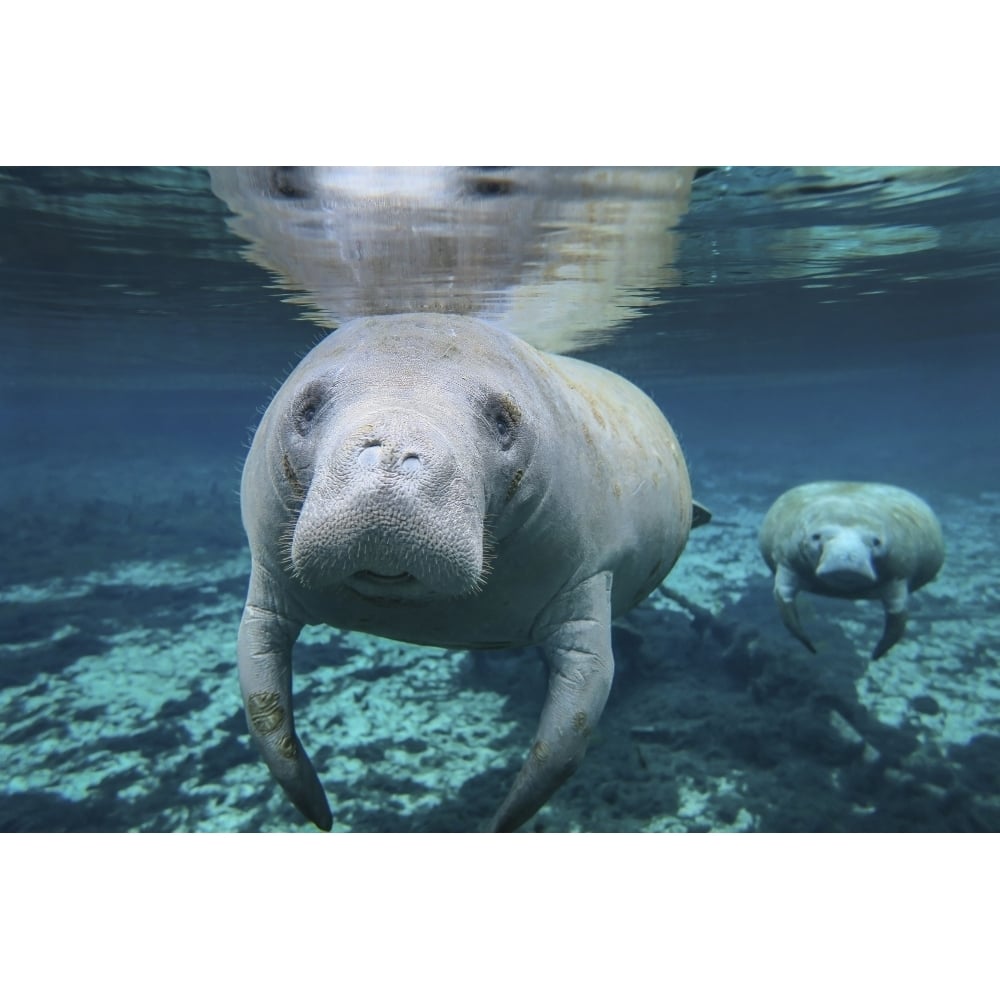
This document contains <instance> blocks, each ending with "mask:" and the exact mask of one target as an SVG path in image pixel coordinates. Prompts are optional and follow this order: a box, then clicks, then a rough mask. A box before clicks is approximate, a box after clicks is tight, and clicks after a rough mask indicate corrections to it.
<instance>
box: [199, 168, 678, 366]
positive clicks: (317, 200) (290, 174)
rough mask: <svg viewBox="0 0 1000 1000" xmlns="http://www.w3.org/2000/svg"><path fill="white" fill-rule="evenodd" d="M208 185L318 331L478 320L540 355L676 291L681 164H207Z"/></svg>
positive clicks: (252, 251) (580, 343)
mask: <svg viewBox="0 0 1000 1000" xmlns="http://www.w3.org/2000/svg"><path fill="white" fill-rule="evenodd" d="M211 176H212V188H213V190H214V191H215V193H216V194H217V195H218V196H219V197H220V198H222V199H223V200H224V201H225V202H226V204H227V205H228V206H229V208H230V210H231V211H232V212H233V213H234V217H233V218H232V219H231V222H230V225H231V227H232V229H233V230H234V231H235V232H236V233H238V234H239V235H240V236H241V237H243V238H244V239H246V240H248V241H249V243H250V248H249V249H248V251H247V256H248V257H249V258H250V259H251V260H253V261H255V262H256V263H258V264H260V265H262V266H264V267H266V268H267V269H268V270H270V271H272V272H273V273H274V274H275V275H276V277H277V280H278V282H279V284H280V285H281V286H282V287H284V288H286V289H289V290H290V291H291V292H292V300H293V301H295V302H297V303H299V304H301V305H303V306H305V307H306V309H307V310H308V315H309V316H310V317H311V318H313V319H315V320H316V321H317V322H319V323H321V324H322V325H324V326H337V325H339V324H340V323H342V322H344V321H345V320H347V319H350V318H352V317H355V316H363V315H373V314H385V313H405V312H440V313H460V314H471V315H477V316H481V317H483V318H485V319H489V320H492V321H494V322H496V323H498V324H499V325H501V326H503V327H505V328H506V329H508V330H510V331H512V332H514V333H517V334H519V335H520V336H522V337H523V338H524V339H525V340H527V341H529V342H530V343H532V344H534V345H535V346H537V347H542V348H545V349H547V350H552V351H560V352H567V351H572V350H577V349H580V348H583V347H587V346H591V345H593V344H594V343H597V342H599V341H600V340H603V339H606V338H608V337H609V336H610V335H611V334H612V333H613V332H614V331H615V330H616V329H618V328H619V327H621V326H622V325H623V324H625V323H626V322H628V321H629V320H632V319H634V318H636V317H637V316H639V315H642V313H643V311H644V310H646V309H647V308H648V307H650V306H652V305H654V304H655V303H656V302H658V301H659V298H660V293H661V291H662V290H663V289H669V288H671V287H673V286H675V285H676V284H678V283H679V280H680V279H679V272H678V270H677V269H676V267H675V262H676V259H677V255H678V249H679V237H678V234H677V232H676V229H675V227H676V225H677V224H678V222H679V221H680V219H681V217H682V216H683V214H684V212H685V211H686V209H687V207H688V203H689V199H690V193H691V182H692V179H693V177H694V171H693V170H692V169H690V168H685V167H677V168H673V167H670V168H655V167H654V168H625V167H615V168H572V167H565V168H558V167H516V168H463V167H451V168H449V167H427V168H333V167H295V168H291V167H234V168H225V167H221V168H213V169H212V170H211Z"/></svg>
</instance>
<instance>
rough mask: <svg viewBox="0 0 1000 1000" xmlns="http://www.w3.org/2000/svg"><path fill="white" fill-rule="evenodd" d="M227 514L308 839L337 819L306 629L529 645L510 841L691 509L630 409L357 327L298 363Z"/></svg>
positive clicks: (281, 765) (254, 678) (500, 337)
mask: <svg viewBox="0 0 1000 1000" xmlns="http://www.w3.org/2000/svg"><path fill="white" fill-rule="evenodd" d="M241 501H242V513H243V522H244V526H245V528H246V532H247V535H248V537H249V541H250V549H251V555H252V570H251V577H250V586H249V592H248V595H247V602H246V608H245V610H244V613H243V618H242V622H241V624H240V632H239V653H238V658H239V673H240V684H241V688H242V693H243V699H244V704H245V707H246V714H247V719H248V723H249V727H250V732H251V734H252V737H253V740H254V742H255V744H256V745H257V747H258V748H259V750H260V752H261V754H262V755H263V757H264V759H265V760H266V762H267V764H268V767H269V768H270V769H271V771H272V773H273V774H274V776H275V778H277V780H278V781H279V782H280V783H281V785H282V787H283V788H284V789H285V791H286V793H287V794H288V796H289V798H290V799H291V800H292V802H294V804H295V805H296V806H297V807H298V808H299V810H300V811H301V812H302V813H303V814H304V815H305V816H306V817H308V818H309V819H310V820H312V821H313V822H314V823H315V824H316V825H317V826H319V827H321V828H322V829H330V827H331V825H332V817H331V812H330V808H329V805H328V803H327V799H326V795H325V794H324V792H323V789H322V787H321V784H320V781H319V778H318V777H317V774H316V771H315V770H314V768H313V765H312V764H311V762H310V760H309V757H308V756H307V754H306V752H305V750H304V749H303V746H302V744H301V742H300V741H299V737H298V735H297V734H296V730H295V725H294V722H293V712H292V670H291V658H292V647H293V644H294V643H295V640H296V637H297V636H298V634H299V632H300V630H301V628H302V627H303V625H305V624H315V623H326V624H329V625H332V626H334V627H337V628H342V629H359V630H362V631H365V632H369V633H373V634H375V635H381V636H387V637H390V638H394V639H401V640H405V641H408V642H415V643H422V644H426V645H436V646H450V647H462V648H477V647H478V648H498V647H505V646H522V645H530V644H538V645H539V646H540V647H541V648H542V651H543V653H544V655H545V658H546V660H547V662H548V665H549V671H550V673H549V688H548V694H547V696H546V698H545V703H544V706H543V708H542V714H541V720H540V722H539V726H538V731H537V733H536V736H535V739H534V742H533V744H532V746H531V750H530V753H529V754H528V756H527V759H526V760H525V762H524V764H523V766H522V768H521V770H520V772H519V774H518V775H517V778H516V780H515V782H514V785H513V787H512V789H511V790H510V793H509V794H508V795H507V797H506V799H505V800H504V801H503V803H502V804H501V805H500V807H499V809H498V811H497V812H496V814H495V816H494V817H493V820H492V828H493V829H496V830H513V829H515V828H516V827H518V826H519V825H520V824H522V823H523V822H524V821H525V820H527V819H528V818H529V817H530V816H532V815H533V814H534V813H535V812H536V811H537V810H538V809H539V808H540V807H541V806H542V805H543V804H544V803H545V802H546V800H547V799H548V798H549V797H550V795H551V794H552V793H553V792H554V791H555V789H556V788H558V787H559V785H561V784H562V782H564V781H565V780H566V778H567V777H568V776H569V775H570V774H571V773H572V772H573V771H574V770H575V769H576V767H577V765H578V764H579V763H580V761H581V759H582V757H583V754H584V750H585V748H586V745H587V738H588V736H589V735H590V733H591V731H592V730H593V728H594V727H595V726H596V724H597V722H598V719H599V718H600V716H601V711H602V709H603V708H604V704H605V701H606V700H607V697H608V691H609V689H610V687H611V681H612V674H613V670H614V667H613V661H612V655H611V620H612V618H614V617H615V616H616V615H620V614H622V613H624V612H626V611H628V610H629V609H630V608H631V607H633V605H635V604H636V603H637V602H638V601H641V600H642V599H643V598H644V597H645V596H646V595H647V594H649V593H650V592H651V591H652V590H653V589H654V588H655V587H656V586H657V585H658V584H659V583H660V581H661V580H662V579H663V578H664V577H665V576H666V574H667V573H668V572H669V570H670V568H671V567H672V566H673V565H674V563H675V562H676V560H677V558H678V556H679V555H680V553H681V550H682V549H683V548H684V545H685V542H686V540H687V537H688V532H689V530H690V528H691V525H692V511H693V507H692V499H691V489H690V484H689V480H688V473H687V468H686V466H685V463H684V458H683V456H682V455H681V450H680V447H679V446H678V443H677V439H676V437H675V436H674V433H673V431H672V430H671V427H670V425H669V424H668V422H667V420H666V419H665V418H664V416H663V415H662V413H661V412H660V410H659V409H658V408H657V407H656V405H655V404H654V403H653V402H652V401H651V400H650V399H649V398H648V397H647V396H646V395H644V394H643V393H642V392H641V391H640V390H639V389H637V388H636V387H635V386H633V385H632V384H631V383H629V382H627V381H626V380H625V379H623V378H621V377H619V376H617V375H615V374H613V373H611V372H609V371H606V370H605V369H602V368H599V367H596V366H594V365H591V364H588V363H586V362H583V361H580V360H576V359H572V358H567V357H559V356H556V355H551V354H547V353H543V352H541V351H539V350H537V349H535V348H533V347H531V346H530V345H528V344H526V343H525V342H523V341H522V340H521V339H520V338H518V337H515V336H513V335H511V334H508V333H506V332H504V331H502V330H500V329H497V328H495V327H492V326H490V325H487V324H486V323H484V322H481V321H479V320H475V319H471V318H468V317H462V316H457V315H435V314H409V315H391V316H373V317H366V318H361V319H356V320H352V321H350V322H348V323H346V324H345V325H344V326H342V327H341V328H340V329H339V330H337V331H336V332H335V333H333V334H331V335H330V336H329V337H327V338H326V339H325V340H323V341H322V342H321V343H320V344H319V345H318V346H316V347H315V348H314V349H313V350H312V351H311V352H310V353H309V354H308V355H306V357H305V358H304V359H303V360H302V362H301V363H300V364H299V365H298V367H296V368H295V370H294V371H293V372H292V373H291V375H290V376H289V377H288V379H287V380H286V381H285V383H284V384H283V385H282V386H281V388H280V389H279V390H278V392H277V394H276V395H275V397H274V399H273V400H272V401H271V404H270V405H269V407H268V408H267V411H266V412H265V414H264V416H263V418H262V420H261V422H260V425H259V427H258V428H257V432H256V435H255V437H254V440H253V444H252V446H251V448H250V452H249V455H248V456H247V460H246V465H245V468H244V471H243V481H242V490H241ZM702 516H704V515H702V514H701V509H700V508H698V517H699V519H700V518H701V517H702ZM331 736H332V737H333V738H336V734H335V733H333V734H331ZM484 818H485V817H484Z"/></svg>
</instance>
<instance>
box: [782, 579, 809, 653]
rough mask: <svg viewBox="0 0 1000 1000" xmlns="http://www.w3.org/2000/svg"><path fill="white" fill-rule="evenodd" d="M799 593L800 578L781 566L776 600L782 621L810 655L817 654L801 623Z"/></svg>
mask: <svg viewBox="0 0 1000 1000" xmlns="http://www.w3.org/2000/svg"><path fill="white" fill-rule="evenodd" d="M798 592H799V578H798V575H797V574H796V573H795V572H794V570H790V569H789V568H788V567H787V566H782V565H779V566H778V568H777V571H776V572H775V574H774V599H775V601H777V604H778V611H779V612H781V620H782V621H783V622H784V623H785V628H787V629H788V631H789V632H791V633H792V635H794V636H795V638H796V639H798V640H799V642H801V643H802V645H803V646H805V647H806V649H808V650H809V652H810V653H815V652H816V647H815V646H814V645H813V644H812V642H811V641H810V639H809V636H807V635H806V633H805V629H804V628H803V627H802V623H801V622H800V621H799V611H798V608H797V607H796V606H795V596H796V594H798Z"/></svg>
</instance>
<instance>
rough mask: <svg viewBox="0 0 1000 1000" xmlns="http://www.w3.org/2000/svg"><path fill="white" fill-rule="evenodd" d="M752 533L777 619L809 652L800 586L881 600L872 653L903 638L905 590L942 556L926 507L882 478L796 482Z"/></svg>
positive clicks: (927, 576)
mask: <svg viewBox="0 0 1000 1000" xmlns="http://www.w3.org/2000/svg"><path fill="white" fill-rule="evenodd" d="M758 540H759V542H760V551H761V553H762V555H763V556H764V560H765V561H766V562H767V565H768V566H769V567H770V568H771V570H772V571H773V572H774V574H775V576H774V597H775V600H776V601H777V604H778V610H779V611H780V613H781V620H782V621H783V622H784V623H785V627H786V628H787V629H788V631H789V632H791V633H792V635H794V636H795V637H796V638H797V639H799V640H800V641H801V642H802V643H803V645H805V646H806V648H807V649H809V650H811V651H812V652H813V653H815V652H816V647H815V646H813V644H812V642H811V641H810V639H809V637H808V636H807V635H806V633H805V631H804V630H803V628H802V625H801V623H800V621H799V614H798V611H797V609H796V607H795V597H796V595H797V594H798V592H799V591H800V590H806V591H810V592H811V593H814V594H823V595H825V596H827V597H846V598H849V599H851V600H879V601H881V602H882V604H883V605H884V606H885V628H884V630H883V633H882V638H881V639H879V641H878V644H877V645H876V647H875V649H874V651H873V652H872V659H873V660H877V659H879V657H881V656H883V655H884V654H885V653H886V652H887V651H888V650H889V649H891V648H892V647H893V646H894V645H895V644H896V643H897V642H898V641H899V640H900V639H901V638H902V636H903V631H904V629H905V627H906V618H907V601H908V598H909V596H910V594H911V593H912V592H913V591H915V590H917V589H919V588H920V587H922V586H923V585H924V584H925V583H929V582H930V581H931V580H933V579H934V577H935V576H936V575H937V572H938V570H939V569H940V568H941V564H942V563H943V562H944V539H943V537H942V535H941V526H940V524H939V523H938V520H937V518H936V517H935V516H934V513H933V511H931V509H930V507H928V506H927V504H926V503H924V501H923V500H921V499H920V498H919V497H916V496H914V495H913V494H912V493H909V492H907V491H906V490H903V489H900V488H899V487H898V486H887V485H885V484H883V483H843V482H821V483H807V484H805V485H804V486H796V487H795V488H794V489H791V490H789V491H788V492H787V493H783V494H782V495H781V496H780V497H778V499H777V500H776V501H775V502H774V504H773V505H772V507H771V509H770V510H769V511H768V512H767V515H766V516H765V518H764V521H763V523H762V524H761V528H760V535H759V539H758Z"/></svg>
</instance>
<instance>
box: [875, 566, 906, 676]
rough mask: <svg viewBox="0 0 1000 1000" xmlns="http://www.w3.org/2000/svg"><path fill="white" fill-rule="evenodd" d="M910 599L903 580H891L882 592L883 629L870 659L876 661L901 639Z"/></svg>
mask: <svg viewBox="0 0 1000 1000" xmlns="http://www.w3.org/2000/svg"><path fill="white" fill-rule="evenodd" d="M909 597H910V591H909V587H908V586H907V584H906V581H905V580H893V581H892V582H891V583H889V584H888V586H886V588H885V589H884V590H883V592H882V603H883V604H884V605H885V628H884V629H883V630H882V638H881V639H879V641H878V645H876V647H875V649H874V651H873V652H872V659H873V660H877V659H879V658H880V657H881V656H884V655H885V654H886V653H888V652H889V650H890V649H892V647H893V646H895V645H896V643H897V642H899V640H900V639H902V638H903V631H904V629H905V628H906V619H907V609H906V605H907V601H908V600H909Z"/></svg>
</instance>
